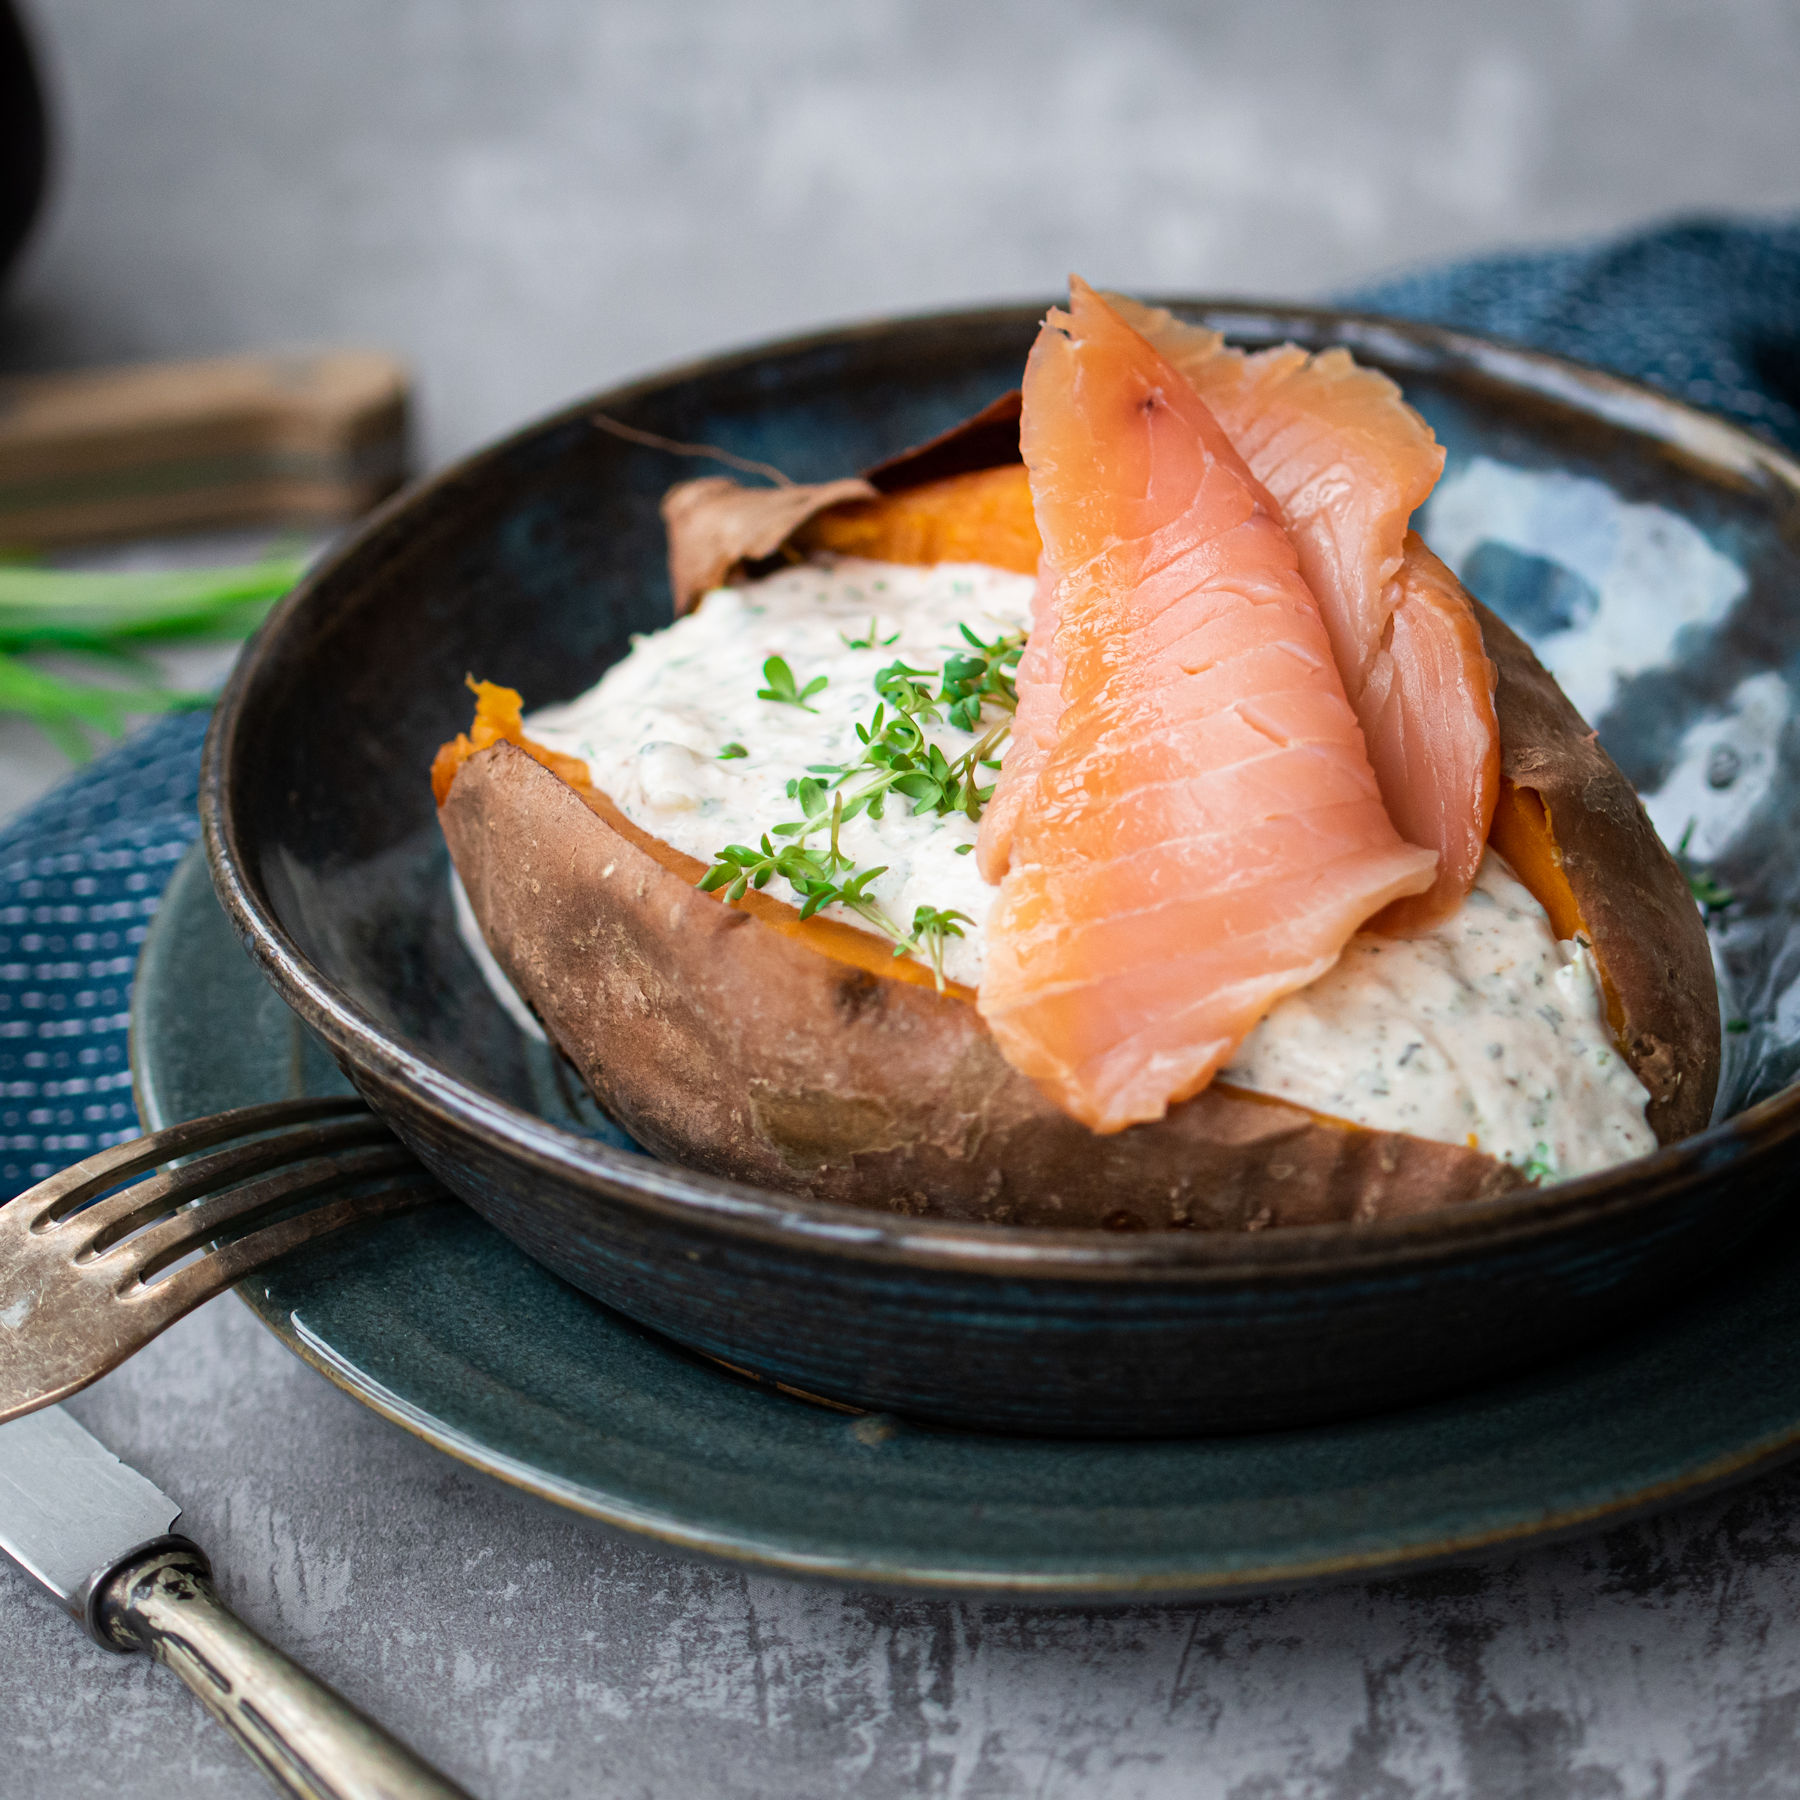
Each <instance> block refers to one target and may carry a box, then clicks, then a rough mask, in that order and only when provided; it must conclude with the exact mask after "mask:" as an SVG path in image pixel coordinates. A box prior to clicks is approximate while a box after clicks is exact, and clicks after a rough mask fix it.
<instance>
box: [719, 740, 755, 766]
mask: <svg viewBox="0 0 1800 1800" xmlns="http://www.w3.org/2000/svg"><path fill="white" fill-rule="evenodd" d="M749 754H750V752H749V751H748V750H746V749H745V748H744V746H743V745H742V744H740V743H738V742H736V741H735V740H733V742H731V743H729V744H722V745H721V746H720V747H719V754H718V758H717V760H718V761H719V762H735V761H736V760H737V759H738V758H739V757H740V756H748V755H749Z"/></svg>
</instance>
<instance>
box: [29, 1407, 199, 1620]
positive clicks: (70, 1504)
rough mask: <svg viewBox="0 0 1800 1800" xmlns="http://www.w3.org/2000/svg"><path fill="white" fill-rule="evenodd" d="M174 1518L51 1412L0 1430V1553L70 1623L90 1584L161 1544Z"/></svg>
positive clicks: (172, 1509) (174, 1509)
mask: <svg viewBox="0 0 1800 1800" xmlns="http://www.w3.org/2000/svg"><path fill="white" fill-rule="evenodd" d="M180 1517H181V1508H180V1507H179V1506H177V1505H176V1504H175V1502H174V1501H173V1500H171V1499H170V1498H169V1496H168V1495H167V1494H165V1493H164V1492H163V1491H162V1489H161V1488H159V1487H158V1486H157V1485H156V1484H155V1482H153V1481H147V1480H146V1479H145V1478H144V1477H143V1476H142V1475H140V1474H139V1473H138V1472H137V1470H136V1469H132V1468H128V1467H127V1466H126V1465H125V1464H124V1463H122V1462H120V1461H119V1459H118V1458H117V1457H116V1456H114V1455H113V1453H112V1452H111V1451H110V1450H108V1449H107V1447H106V1446H105V1445H104V1444H102V1443H101V1442H100V1440H99V1439H98V1438H95V1437H91V1436H90V1435H89V1434H88V1433H87V1432H85V1431H83V1430H82V1428H81V1427H80V1426H79V1425H77V1424H76V1423H75V1421H74V1420H73V1419H72V1418H70V1416H69V1415H68V1414H67V1413H66V1412H64V1411H63V1409H62V1408H61V1407H60V1406H47V1407H45V1408H44V1409H43V1410H42V1411H41V1412H34V1413H27V1414H26V1415H25V1417H24V1418H22V1419H15V1420H13V1422H12V1423H11V1424H10V1425H0V1550H4V1551H5V1552H6V1554H7V1555H8V1556H10V1557H11V1558H12V1559H13V1561H14V1562H16V1563H17V1564H18V1565H19V1567H20V1568H22V1569H23V1570H24V1571H25V1573H26V1574H27V1575H30V1576H32V1577H33V1578H34V1579H35V1580H36V1581H38V1582H39V1583H40V1584H41V1585H42V1586H43V1587H45V1588H47V1589H48V1590H49V1592H50V1597H51V1598H52V1599H53V1600H55V1601H56V1602H57V1603H58V1605H60V1606H62V1607H63V1608H64V1609H65V1610H67V1611H69V1612H72V1613H73V1614H74V1615H75V1616H76V1617H77V1618H78V1619H79V1618H83V1616H84V1613H85V1610H86V1604H87V1595H86V1592H85V1590H86V1588H87V1584H88V1582H89V1579H90V1577H92V1576H95V1575H97V1574H100V1573H101V1572H103V1571H104V1570H106V1569H109V1568H111V1567H112V1566H113V1565H114V1564H116V1563H118V1562H121V1561H122V1560H123V1559H124V1558H125V1557H127V1556H128V1555H129V1554H130V1553H131V1552H132V1551H133V1550H137V1549H140V1548H141V1547H142V1546H143V1545H145V1544H148V1543H150V1542H151V1541H152V1540H153V1539H155V1538H160V1537H167V1536H168V1535H169V1533H170V1531H171V1530H172V1529H173V1528H174V1525H175V1521H176V1520H177V1519H178V1518H180Z"/></svg>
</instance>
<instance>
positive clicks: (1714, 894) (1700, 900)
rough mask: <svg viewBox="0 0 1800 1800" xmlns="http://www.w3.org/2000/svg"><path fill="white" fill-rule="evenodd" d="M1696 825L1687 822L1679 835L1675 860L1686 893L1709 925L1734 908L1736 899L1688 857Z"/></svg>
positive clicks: (1692, 820)
mask: <svg viewBox="0 0 1800 1800" xmlns="http://www.w3.org/2000/svg"><path fill="white" fill-rule="evenodd" d="M1697 823H1698V821H1697V820H1694V819H1689V820H1688V822H1687V829H1686V830H1685V831H1684V832H1682V834H1681V842H1680V843H1679V844H1677V845H1676V846H1675V860H1676V861H1677V862H1678V863H1680V865H1681V872H1682V874H1684V875H1685V876H1686V877H1687V884H1688V892H1689V893H1690V894H1692V895H1693V896H1694V900H1695V903H1696V904H1697V905H1698V906H1699V908H1700V910H1701V912H1702V913H1703V914H1705V916H1706V922H1707V924H1708V925H1710V924H1711V923H1712V922H1713V920H1714V919H1716V918H1718V917H1719V916H1720V914H1722V913H1724V912H1725V911H1727V910H1728V909H1729V908H1731V907H1733V906H1736V905H1737V898H1738V897H1737V894H1736V892H1735V891H1734V890H1733V889H1731V888H1729V887H1727V886H1726V885H1725V883H1724V882H1722V881H1721V880H1720V879H1719V878H1718V876H1716V875H1715V874H1714V873H1713V872H1712V870H1711V869H1710V868H1708V867H1706V865H1705V864H1703V863H1698V862H1696V861H1694V859H1693V858H1692V857H1691V856H1689V854H1688V845H1689V844H1690V843H1692V842H1693V837H1694V827H1695V825H1696V824H1697Z"/></svg>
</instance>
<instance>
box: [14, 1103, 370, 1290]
mask: <svg viewBox="0 0 1800 1800" xmlns="http://www.w3.org/2000/svg"><path fill="white" fill-rule="evenodd" d="M393 1141H394V1139H393V1134H392V1133H391V1132H389V1130H388V1128H387V1127H386V1126H385V1125H383V1124H382V1122H381V1121H380V1120H379V1119H377V1118H376V1117H375V1116H374V1115H373V1114H372V1113H369V1112H364V1113H363V1114H362V1115H361V1116H360V1117H358V1116H354V1115H353V1116H352V1117H350V1118H347V1119H334V1120H328V1121H327V1122H326V1123H324V1124H322V1125H321V1124H309V1123H306V1122H304V1121H302V1122H301V1123H299V1124H296V1125H293V1126H290V1127H289V1128H288V1129H287V1130H285V1131H280V1132H276V1133H273V1134H271V1135H270V1136H268V1137H261V1138H254V1139H252V1140H251V1141H250V1142H249V1143H247V1144H234V1145H232V1146H231V1147H230V1148H229V1149H226V1150H216V1151H214V1152H213V1153H212V1154H211V1155H209V1156H202V1157H200V1158H198V1159H197V1160H196V1161H194V1162H191V1163H185V1164H183V1166H182V1167H180V1168H179V1169H164V1170H161V1171H160V1172H158V1173H156V1174H153V1175H148V1176H146V1177H145V1178H144V1179H143V1180H142V1181H137V1182H133V1183H132V1185H131V1186H130V1187H128V1188H121V1189H120V1190H119V1192H118V1193H116V1194H108V1195H107V1196H106V1198H105V1199H104V1200H96V1201H94V1202H93V1203H92V1205H89V1206H85V1207H83V1208H82V1209H81V1210H80V1211H79V1212H74V1213H68V1214H66V1215H65V1216H64V1217H63V1218H61V1219H59V1220H58V1221H57V1222H56V1223H55V1224H54V1225H51V1226H48V1227H40V1230H49V1231H55V1232H68V1233H71V1234H74V1233H79V1235H80V1239H81V1242H80V1245H79V1247H77V1248H75V1249H74V1254H75V1255H76V1256H77V1257H82V1258H88V1257H95V1256H102V1255H104V1254H106V1252H107V1251H108V1250H110V1249H111V1248H112V1246H113V1245H114V1244H116V1243H117V1242H118V1240H119V1239H120V1238H122V1237H125V1236H126V1235H127V1234H128V1233H130V1232H133V1231H135V1230H137V1228H138V1227H139V1226H140V1225H147V1224H148V1223H149V1222H150V1221H151V1220H152V1219H154V1218H156V1217H157V1215H158V1214H159V1213H165V1212H172V1211H174V1209H175V1208H176V1207H178V1206H181V1205H183V1204H184V1203H185V1202H187V1201H189V1200H194V1199H198V1198H201V1197H203V1196H204V1195H207V1194H210V1193H215V1192H217V1191H218V1190H219V1189H220V1188H224V1187H228V1186H230V1184H231V1183H233V1182H235V1181H240V1180H242V1179H244V1178H245V1177H247V1176H251V1175H260V1174H261V1173H262V1172H263V1171H264V1170H266V1169H273V1168H279V1167H281V1166H282V1165H284V1164H287V1163H293V1162H298V1161H302V1160H304V1159H305V1158H308V1157H313V1156H321V1155H326V1154H328V1153H330V1152H331V1151H333V1150H337V1149H349V1148H352V1147H354V1146H355V1145H358V1144H365V1143H370V1142H380V1143H392V1142H393Z"/></svg>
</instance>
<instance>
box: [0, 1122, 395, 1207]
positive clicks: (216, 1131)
mask: <svg viewBox="0 0 1800 1800" xmlns="http://www.w3.org/2000/svg"><path fill="white" fill-rule="evenodd" d="M366 1111H367V1108H366V1107H365V1106H364V1104H363V1102H362V1100H361V1099H360V1098H358V1097H357V1096H356V1095H354V1094H330V1095H317V1096H312V1097H309V1098H306V1099H299V1100H273V1101H270V1102H269V1103H268V1104H267V1105H263V1106H240V1107H239V1108H237V1109H236V1111H234V1112H224V1113H214V1114H213V1115H211V1117H209V1118H205V1119H191V1120H189V1121H188V1122H187V1123H185V1124H182V1125H170V1126H168V1127H166V1128H165V1129H164V1130H162V1131H153V1132H151V1133H150V1134H149V1136H147V1137H141V1138H133V1139H131V1140H130V1142H128V1143H124V1144H114V1145H113V1146H112V1147H111V1148H110V1149H106V1150H99V1151H96V1152H95V1153H94V1154H93V1155H92V1156H88V1157H84V1158H83V1159H82V1160H81V1161H80V1162H78V1163H71V1164H70V1165H69V1167H68V1168H66V1169H63V1170H61V1171H60V1172H59V1173H57V1174H55V1175H52V1176H49V1177H48V1178H47V1179H46V1180H43V1181H40V1182H39V1183H38V1184H37V1185H36V1186H35V1187H29V1188H27V1189H26V1190H25V1191H24V1193H22V1194H18V1195H15V1196H14V1197H13V1199H11V1200H9V1201H8V1202H7V1203H6V1205H5V1206H3V1207H0V1212H10V1211H12V1210H13V1209H14V1208H17V1209H18V1211H19V1214H20V1215H21V1216H23V1217H25V1218H26V1221H27V1223H28V1224H29V1225H30V1226H31V1228H32V1229H34V1230H41V1229H43V1227H44V1226H46V1225H50V1224H54V1223H56V1222H57V1221H58V1220H59V1219H61V1218H63V1217H64V1216H65V1215H67V1214H68V1213H71V1212H74V1211H75V1210H76V1209H77V1208H78V1207H80V1206H82V1205H84V1204H85V1203H86V1202H87V1201H89V1200H92V1199H93V1198H94V1197H95V1196H96V1195H97V1194H103V1193H105V1192H106V1190H107V1189H108V1188H109V1187H112V1186H114V1185H115V1184H117V1183H118V1182H121V1181H124V1180H127V1179H128V1178H129V1177H131V1176H133V1175H140V1174H142V1173H143V1172H144V1171H145V1170H146V1169H154V1168H155V1167H157V1165H158V1164H159V1163H165V1162H167V1161H169V1160H170V1158H171V1157H176V1156H185V1155H187V1154H188V1153H189V1152H190V1151H194V1150H206V1149H210V1148H211V1147H212V1146H213V1145H214V1144H223V1143H226V1142H227V1141H229V1140H230V1139H232V1138H240V1137H248V1136H249V1135H250V1134H251V1133H252V1132H259V1131H272V1130H275V1129H277V1128H278V1127H281V1126H284V1125H296V1124H302V1123H304V1122H306V1121H307V1120H310V1119H322V1118H329V1117H331V1116H332V1115H333V1114H337V1113H361V1112H366Z"/></svg>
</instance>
